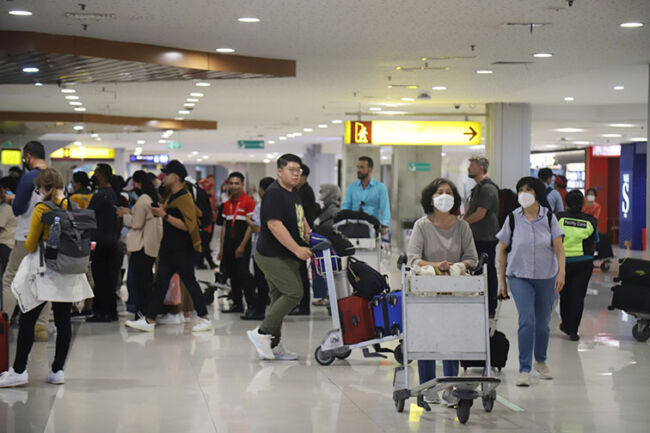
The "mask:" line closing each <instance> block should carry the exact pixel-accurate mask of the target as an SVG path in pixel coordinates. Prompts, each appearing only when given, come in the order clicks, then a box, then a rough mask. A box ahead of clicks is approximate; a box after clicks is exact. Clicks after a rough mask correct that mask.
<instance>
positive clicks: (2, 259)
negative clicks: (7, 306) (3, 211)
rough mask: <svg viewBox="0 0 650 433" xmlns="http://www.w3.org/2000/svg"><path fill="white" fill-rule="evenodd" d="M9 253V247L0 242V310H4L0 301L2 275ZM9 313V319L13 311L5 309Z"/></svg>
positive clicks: (0, 300) (0, 295) (0, 297)
mask: <svg viewBox="0 0 650 433" xmlns="http://www.w3.org/2000/svg"><path fill="white" fill-rule="evenodd" d="M10 254H11V248H9V247H8V246H6V245H5V244H0V311H4V309H3V308H4V304H3V303H2V301H3V299H2V293H3V292H2V276H3V275H4V273H5V269H7V263H9V255H10ZM5 313H7V314H8V315H9V318H10V319H11V314H12V313H13V311H5Z"/></svg>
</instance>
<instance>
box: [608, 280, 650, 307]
mask: <svg viewBox="0 0 650 433" xmlns="http://www.w3.org/2000/svg"><path fill="white" fill-rule="evenodd" d="M612 292H613V294H612V302H611V304H610V306H609V307H608V309H609V310H614V309H619V310H624V311H626V312H630V313H650V285H640V284H632V283H623V284H619V285H617V286H614V287H612Z"/></svg>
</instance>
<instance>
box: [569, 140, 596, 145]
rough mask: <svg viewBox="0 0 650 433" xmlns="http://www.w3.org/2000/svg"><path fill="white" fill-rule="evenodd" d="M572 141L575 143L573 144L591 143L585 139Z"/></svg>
mask: <svg viewBox="0 0 650 433" xmlns="http://www.w3.org/2000/svg"><path fill="white" fill-rule="evenodd" d="M572 143H573V144H580V145H587V144H591V142H590V141H584V140H576V141H573V142H572Z"/></svg>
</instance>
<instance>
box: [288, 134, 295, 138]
mask: <svg viewBox="0 0 650 433" xmlns="http://www.w3.org/2000/svg"><path fill="white" fill-rule="evenodd" d="M287 137H288V138H293V137H295V135H293V134H287Z"/></svg>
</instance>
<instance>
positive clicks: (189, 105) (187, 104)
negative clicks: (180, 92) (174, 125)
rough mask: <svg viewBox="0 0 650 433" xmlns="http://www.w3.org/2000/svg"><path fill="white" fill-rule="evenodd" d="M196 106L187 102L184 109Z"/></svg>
mask: <svg viewBox="0 0 650 433" xmlns="http://www.w3.org/2000/svg"><path fill="white" fill-rule="evenodd" d="M195 105H196V104H195V103H193V102H186V103H184V104H183V107H194V106H195Z"/></svg>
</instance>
